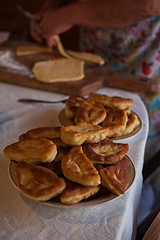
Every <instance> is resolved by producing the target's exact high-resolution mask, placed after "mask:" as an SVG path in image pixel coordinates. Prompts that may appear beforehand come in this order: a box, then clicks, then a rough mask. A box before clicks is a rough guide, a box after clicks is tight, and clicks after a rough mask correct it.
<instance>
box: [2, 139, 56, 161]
mask: <svg viewBox="0 0 160 240" xmlns="http://www.w3.org/2000/svg"><path fill="white" fill-rule="evenodd" d="M4 154H5V156H6V157H7V158H9V159H11V160H15V161H17V162H18V161H27V162H30V163H38V162H51V161H53V160H54V159H55V157H56V155H57V147H56V145H55V144H54V143H53V142H52V141H50V140H48V139H44V138H37V139H36V138H35V139H27V140H21V141H19V142H15V143H13V144H11V145H9V146H7V147H5V148H4Z"/></svg>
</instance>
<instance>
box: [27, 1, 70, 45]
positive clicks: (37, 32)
mask: <svg viewBox="0 0 160 240" xmlns="http://www.w3.org/2000/svg"><path fill="white" fill-rule="evenodd" d="M70 2H71V0H44V3H43V4H42V6H41V8H40V9H39V11H38V12H36V13H35V14H34V16H35V17H36V18H37V19H38V20H41V19H42V14H43V13H45V12H47V11H51V10H54V9H57V8H60V7H63V6H65V5H66V4H69V3H70ZM30 34H31V36H32V37H33V38H34V39H35V40H36V41H37V42H39V43H41V42H42V41H43V36H42V31H41V27H40V25H39V24H37V23H35V22H34V21H31V22H30Z"/></svg>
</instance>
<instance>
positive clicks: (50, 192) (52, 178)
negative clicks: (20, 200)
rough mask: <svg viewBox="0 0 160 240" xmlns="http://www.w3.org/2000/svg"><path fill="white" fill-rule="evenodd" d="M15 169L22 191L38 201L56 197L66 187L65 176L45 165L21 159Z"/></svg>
mask: <svg viewBox="0 0 160 240" xmlns="http://www.w3.org/2000/svg"><path fill="white" fill-rule="evenodd" d="M15 171H16V178H17V185H18V188H19V190H20V192H21V193H22V194H24V195H25V196H27V197H29V198H31V199H33V200H36V201H46V200H49V199H51V198H53V197H56V196H57V195H59V194H60V193H61V192H62V191H63V190H64V189H65V187H66V183H65V181H64V179H63V178H60V177H58V176H57V175H56V174H55V173H54V172H52V171H51V170H49V169H47V168H45V167H41V166H36V165H34V164H31V163H27V162H24V161H20V162H18V163H17V165H16V170H15Z"/></svg>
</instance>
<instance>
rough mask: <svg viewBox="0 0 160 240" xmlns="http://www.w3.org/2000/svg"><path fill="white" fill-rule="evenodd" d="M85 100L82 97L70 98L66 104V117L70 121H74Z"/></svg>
mask: <svg viewBox="0 0 160 240" xmlns="http://www.w3.org/2000/svg"><path fill="white" fill-rule="evenodd" d="M84 100H85V98H84V97H82V96H78V95H76V96H70V97H69V98H68V99H67V101H66V103H65V115H66V117H68V118H69V119H74V118H75V116H76V112H77V110H78V108H79V107H80V105H81V103H82V101H84Z"/></svg>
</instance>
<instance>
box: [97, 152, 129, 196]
mask: <svg viewBox="0 0 160 240" xmlns="http://www.w3.org/2000/svg"><path fill="white" fill-rule="evenodd" d="M100 175H101V180H102V185H103V186H105V187H107V188H108V189H109V190H110V191H111V192H112V193H115V194H117V195H121V194H123V193H124V192H125V190H126V188H127V186H128V159H127V158H126V157H124V158H123V159H122V160H121V161H119V162H118V163H116V164H115V165H111V166H109V167H106V168H103V169H101V170H100Z"/></svg>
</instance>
